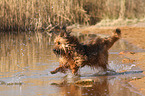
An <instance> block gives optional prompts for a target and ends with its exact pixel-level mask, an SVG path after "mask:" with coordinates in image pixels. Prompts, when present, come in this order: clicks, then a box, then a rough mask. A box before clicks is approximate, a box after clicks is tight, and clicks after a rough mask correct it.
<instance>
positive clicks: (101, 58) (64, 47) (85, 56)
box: [51, 29, 121, 74]
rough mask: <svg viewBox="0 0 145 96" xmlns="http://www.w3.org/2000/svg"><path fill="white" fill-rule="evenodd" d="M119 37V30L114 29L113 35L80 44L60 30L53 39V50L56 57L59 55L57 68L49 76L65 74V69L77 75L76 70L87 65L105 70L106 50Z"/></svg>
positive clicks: (106, 64) (106, 62)
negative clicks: (59, 73)
mask: <svg viewBox="0 0 145 96" xmlns="http://www.w3.org/2000/svg"><path fill="white" fill-rule="evenodd" d="M120 37H121V30H120V29H116V30H114V32H113V35H112V36H110V37H108V38H107V37H106V38H101V37H96V39H94V40H93V41H91V42H90V43H89V44H86V45H85V44H82V43H80V42H79V40H78V39H77V38H76V37H75V36H72V35H70V33H67V32H66V31H65V30H61V32H60V34H59V35H58V36H57V37H56V38H55V40H54V43H55V47H54V49H53V51H54V53H55V54H56V55H60V58H59V63H60V65H59V67H58V68H56V69H55V70H54V71H51V74H55V73H57V72H63V73H65V72H66V70H67V69H70V70H72V73H73V74H77V72H78V69H79V68H81V67H84V66H85V65H88V66H90V67H93V68H98V67H100V68H102V69H104V71H106V70H107V66H108V50H109V49H110V48H111V47H112V45H113V44H114V43H115V42H116V41H117V40H118V39H119V38H120Z"/></svg>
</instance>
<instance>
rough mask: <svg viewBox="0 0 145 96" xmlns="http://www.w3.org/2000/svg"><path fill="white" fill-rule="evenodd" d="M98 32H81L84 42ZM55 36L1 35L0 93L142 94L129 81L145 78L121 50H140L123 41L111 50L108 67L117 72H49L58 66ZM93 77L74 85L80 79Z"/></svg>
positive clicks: (14, 95) (49, 95)
mask: <svg viewBox="0 0 145 96" xmlns="http://www.w3.org/2000/svg"><path fill="white" fill-rule="evenodd" d="M94 36H95V35H87V36H86V35H80V36H79V38H80V40H81V41H82V42H87V41H84V40H85V39H87V38H88V37H89V38H90V37H91V38H93V37H94ZM52 41H53V38H52V37H50V36H48V35H43V34H41V33H35V34H33V33H28V34H25V33H19V34H4V33H1V34H0V53H1V54H0V96H141V94H139V93H138V90H136V89H135V88H133V87H132V86H131V85H129V84H128V83H127V82H128V81H130V80H132V79H140V78H142V77H143V75H142V71H141V70H140V69H139V68H137V67H136V64H135V62H132V63H122V60H123V59H125V58H126V57H124V56H122V55H118V53H119V52H120V51H125V50H127V51H136V52H138V51H140V52H143V50H141V49H138V48H137V47H135V46H132V45H129V44H128V43H127V42H125V41H124V40H120V41H118V42H117V43H116V44H115V45H114V47H113V48H112V49H111V50H110V52H109V53H110V57H109V66H110V69H112V70H115V71H116V72H115V73H114V72H108V73H107V74H106V73H104V72H99V71H98V70H95V69H94V70H93V69H91V68H88V67H84V68H82V69H81V70H80V74H81V76H80V77H75V76H72V75H71V74H68V75H66V74H61V73H57V74H55V75H51V74H50V73H49V71H51V70H53V69H54V68H56V66H58V65H59V63H58V58H57V57H56V56H55V55H54V54H53V52H52V49H53V42H52ZM84 79H86V80H88V79H89V80H90V79H91V80H94V82H93V83H91V84H84V85H81V84H75V83H74V82H75V81H77V80H84Z"/></svg>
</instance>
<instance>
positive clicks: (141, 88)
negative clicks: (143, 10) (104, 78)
mask: <svg viewBox="0 0 145 96" xmlns="http://www.w3.org/2000/svg"><path fill="white" fill-rule="evenodd" d="M115 28H117V27H101V28H96V27H95V26H91V27H84V28H80V29H73V31H74V32H81V33H84V34H87V33H91V32H92V33H97V34H106V35H109V34H110V33H111V32H112V30H114V29H115ZM118 28H120V29H121V30H122V39H124V40H127V41H128V42H129V43H130V44H133V45H134V46H137V47H139V48H141V49H145V27H118ZM119 55H124V56H127V57H128V58H130V61H132V60H133V61H135V63H136V65H137V66H139V67H140V69H141V70H143V71H144V70H145V51H144V52H121V53H120V54H119ZM130 61H129V62H130ZM143 74H145V71H144V72H143ZM128 83H129V84H130V85H131V86H132V87H133V88H135V89H136V90H138V92H139V93H141V94H143V95H145V77H144V78H139V79H134V80H131V81H130V80H129V81H128Z"/></svg>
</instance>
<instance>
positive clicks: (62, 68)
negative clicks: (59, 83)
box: [50, 66, 65, 74]
mask: <svg viewBox="0 0 145 96" xmlns="http://www.w3.org/2000/svg"><path fill="white" fill-rule="evenodd" d="M57 72H62V73H65V68H64V67H63V66H60V67H57V68H56V69H55V70H53V71H50V73H51V74H56V73H57Z"/></svg>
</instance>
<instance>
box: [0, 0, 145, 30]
mask: <svg viewBox="0 0 145 96" xmlns="http://www.w3.org/2000/svg"><path fill="white" fill-rule="evenodd" d="M144 17H145V0H0V30H3V31H7V30H25V31H27V30H38V29H48V28H50V27H51V26H54V25H57V24H67V25H71V24H76V23H77V24H83V25H89V24H96V23H97V22H99V21H101V20H104V19H118V18H121V19H134V18H137V19H142V18H144Z"/></svg>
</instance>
